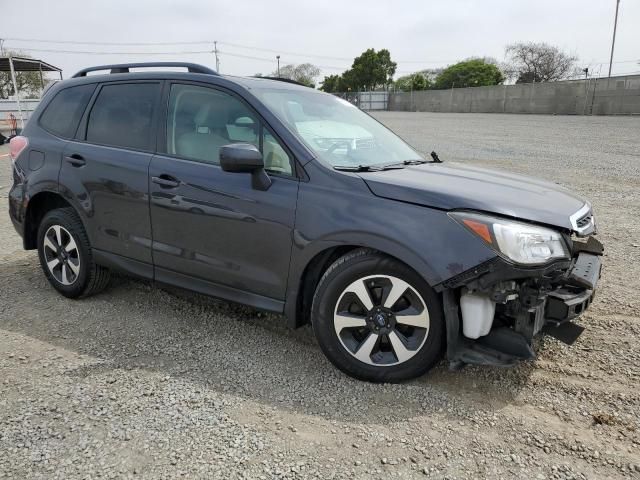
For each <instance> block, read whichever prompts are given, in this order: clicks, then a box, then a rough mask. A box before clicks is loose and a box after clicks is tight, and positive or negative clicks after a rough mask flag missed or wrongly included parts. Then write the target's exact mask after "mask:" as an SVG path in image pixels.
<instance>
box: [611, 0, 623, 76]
mask: <svg viewBox="0 0 640 480" xmlns="http://www.w3.org/2000/svg"><path fill="white" fill-rule="evenodd" d="M618 7H620V0H616V19H615V20H614V22H613V39H612V40H611V58H610V59H609V77H611V67H612V66H613V48H614V47H615V45H616V29H617V28H618Z"/></svg>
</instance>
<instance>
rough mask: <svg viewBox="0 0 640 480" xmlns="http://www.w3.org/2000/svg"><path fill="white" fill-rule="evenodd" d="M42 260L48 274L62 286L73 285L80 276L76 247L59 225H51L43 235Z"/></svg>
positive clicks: (67, 233)
mask: <svg viewBox="0 0 640 480" xmlns="http://www.w3.org/2000/svg"><path fill="white" fill-rule="evenodd" d="M43 242H44V245H43V252H44V259H45V262H46V264H47V268H48V269H49V272H50V273H51V275H52V276H53V278H55V279H56V281H58V282H59V283H61V284H62V285H73V284H74V283H75V282H76V280H78V276H79V275H80V251H79V250H78V245H77V243H76V241H75V239H74V238H73V236H72V235H71V234H70V233H69V231H68V230H67V229H66V228H64V227H63V226H61V225H52V226H50V227H49V228H48V229H47V232H46V233H45V235H44V240H43Z"/></svg>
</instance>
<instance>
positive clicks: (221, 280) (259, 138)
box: [149, 83, 298, 310]
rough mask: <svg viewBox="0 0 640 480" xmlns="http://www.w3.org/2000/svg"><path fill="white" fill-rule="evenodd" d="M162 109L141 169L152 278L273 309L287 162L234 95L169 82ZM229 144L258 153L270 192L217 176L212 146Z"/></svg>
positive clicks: (292, 204) (291, 175) (287, 216)
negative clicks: (153, 149) (153, 151)
mask: <svg viewBox="0 0 640 480" xmlns="http://www.w3.org/2000/svg"><path fill="white" fill-rule="evenodd" d="M163 103H165V102H163ZM166 104H167V105H168V112H167V115H166V121H165V122H163V123H164V128H161V130H160V131H164V132H165V133H164V134H163V135H161V136H160V137H159V140H158V151H159V152H160V151H164V153H158V154H157V155H156V156H155V157H154V158H153V160H152V162H151V167H150V169H149V175H150V178H151V183H150V194H151V219H152V225H153V259H154V265H155V278H156V279H157V280H159V281H163V282H166V283H172V284H178V285H182V286H185V287H187V288H191V289H194V290H199V291H202V292H205V293H208V294H212V295H215V296H219V297H223V298H228V299H232V300H236V301H239V302H241V303H247V304H251V305H255V306H258V307H260V308H265V309H270V310H280V309H281V308H282V300H283V298H284V293H285V289H286V284H287V275H288V271H289V260H290V256H291V247H292V232H293V226H294V219H295V209H296V201H297V195H298V179H297V177H296V175H295V169H294V168H293V167H294V163H293V157H292V156H291V154H290V153H289V152H288V151H287V149H286V148H285V147H284V145H283V144H282V143H281V142H280V141H279V139H278V138H277V137H276V135H275V134H274V133H273V132H272V131H271V130H270V129H269V128H268V127H267V126H266V125H265V124H264V122H263V121H262V120H261V118H260V117H259V116H258V115H257V113H256V112H254V111H253V109H252V108H250V107H249V106H248V105H247V104H246V103H245V102H244V101H243V100H242V99H241V98H239V97H238V96H236V95H235V94H232V93H230V92H227V91H224V90H220V89H216V88H212V87H208V86H201V85H195V84H181V83H174V84H172V85H170V89H168V90H167V102H166ZM235 142H244V143H252V144H254V145H256V146H257V147H258V148H259V149H260V150H261V151H262V153H263V157H264V161H265V167H266V170H267V173H268V174H269V176H270V177H271V179H272V182H273V183H272V185H271V187H270V188H269V189H268V190H266V191H261V190H256V189H254V188H252V186H251V175H249V174H244V173H228V172H224V171H222V169H221V168H220V165H219V163H220V162H219V152H220V147H222V146H223V145H227V144H230V143H235ZM251 294H252V295H251Z"/></svg>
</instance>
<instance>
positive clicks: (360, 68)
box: [343, 48, 397, 90]
mask: <svg viewBox="0 0 640 480" xmlns="http://www.w3.org/2000/svg"><path fill="white" fill-rule="evenodd" d="M396 67H397V63H395V62H393V61H392V60H391V53H389V50H387V49H386V48H383V49H382V50H379V51H377V52H376V51H375V50H374V49H373V48H369V49H368V50H365V51H364V52H363V53H362V54H361V55H360V56H358V57H356V58H355V59H354V60H353V65H352V66H351V70H350V72H351V73H350V75H349V76H348V78H350V79H351V82H352V87H355V88H354V89H357V90H360V89H371V90H373V89H375V88H376V87H386V86H388V85H389V84H391V82H392V81H393V74H394V73H396ZM346 73H347V72H345V74H346ZM345 74H343V76H344V75H345Z"/></svg>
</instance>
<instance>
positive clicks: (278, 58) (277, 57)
mask: <svg viewBox="0 0 640 480" xmlns="http://www.w3.org/2000/svg"><path fill="white" fill-rule="evenodd" d="M276 60H278V78H280V55H276Z"/></svg>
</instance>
